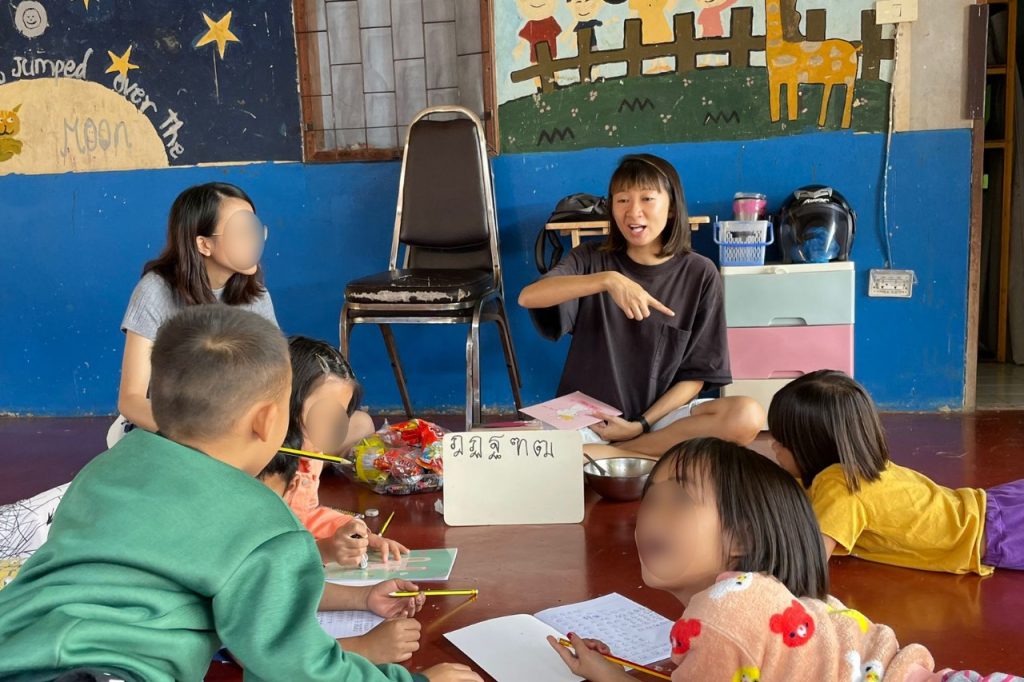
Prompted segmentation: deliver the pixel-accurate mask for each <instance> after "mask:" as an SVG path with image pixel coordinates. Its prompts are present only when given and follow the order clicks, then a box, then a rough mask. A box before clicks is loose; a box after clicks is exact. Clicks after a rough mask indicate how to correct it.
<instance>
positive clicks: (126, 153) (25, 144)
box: [0, 78, 168, 175]
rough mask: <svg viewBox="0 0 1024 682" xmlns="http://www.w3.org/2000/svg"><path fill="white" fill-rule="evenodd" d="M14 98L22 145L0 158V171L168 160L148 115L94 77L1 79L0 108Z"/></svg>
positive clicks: (157, 164)
mask: <svg viewBox="0 0 1024 682" xmlns="http://www.w3.org/2000/svg"><path fill="white" fill-rule="evenodd" d="M19 104H20V105H21V106H20V108H19V110H18V114H19V116H20V118H21V130H20V132H19V133H18V135H17V139H18V140H20V141H21V143H22V144H21V151H20V153H18V154H15V155H13V156H12V157H11V158H9V159H8V160H6V161H3V162H0V175H5V174H8V173H26V174H42V173H66V172H69V171H93V170H126V169H135V168H164V167H166V166H167V165H168V161H167V151H166V149H165V147H164V145H163V141H162V140H161V139H160V135H159V133H158V132H157V129H156V128H155V127H154V125H153V123H152V121H150V120H149V118H148V117H147V116H146V115H145V114H142V113H140V112H139V110H138V109H137V108H136V107H135V106H134V105H133V104H132V103H131V102H129V101H128V100H126V99H125V98H124V97H123V96H121V95H119V94H118V93H116V92H114V91H113V90H111V89H109V88H106V87H104V86H102V85H100V84H99V83H93V82H91V81H81V80H75V79H70V78H38V79H32V80H21V81H15V82H13V83H8V84H6V85H0V109H12V108H13V107H15V106H17V105H19Z"/></svg>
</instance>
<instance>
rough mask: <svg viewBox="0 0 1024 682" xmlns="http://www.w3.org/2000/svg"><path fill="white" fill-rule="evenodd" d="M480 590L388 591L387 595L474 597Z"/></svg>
mask: <svg viewBox="0 0 1024 682" xmlns="http://www.w3.org/2000/svg"><path fill="white" fill-rule="evenodd" d="M478 594H480V590H420V591H419V592H390V593H388V596H389V597H419V596H420V595H423V596H424V597H475V596H477V595H478Z"/></svg>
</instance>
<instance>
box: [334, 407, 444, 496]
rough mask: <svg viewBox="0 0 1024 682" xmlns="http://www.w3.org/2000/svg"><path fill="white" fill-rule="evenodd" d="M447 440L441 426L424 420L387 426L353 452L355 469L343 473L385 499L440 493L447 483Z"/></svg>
mask: <svg viewBox="0 0 1024 682" xmlns="http://www.w3.org/2000/svg"><path fill="white" fill-rule="evenodd" d="M443 437H444V430H443V429H442V428H441V427H440V426H438V425H437V424H433V423H431V422H428V421H425V420H423V419H410V420H409V421H404V422H399V423H398V424H385V425H384V426H383V428H381V429H380V430H379V431H377V433H375V434H373V435H372V436H370V437H368V438H364V439H363V440H362V441H360V442H359V443H358V444H357V445H356V446H355V447H354V448H352V452H351V453H350V455H349V457H350V460H351V462H352V466H346V467H344V468H343V469H342V471H344V472H345V474H346V475H347V476H348V477H349V478H350V479H352V480H354V481H356V482H358V483H363V484H365V485H367V486H369V487H370V488H371V489H373V491H374V492H376V493H378V494H381V495H410V494H412V493H429V492H434V491H436V490H440V489H441V487H442V485H443V483H444V468H443V465H442V461H441V439H442V438H443Z"/></svg>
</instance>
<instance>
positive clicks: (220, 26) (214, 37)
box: [196, 12, 242, 59]
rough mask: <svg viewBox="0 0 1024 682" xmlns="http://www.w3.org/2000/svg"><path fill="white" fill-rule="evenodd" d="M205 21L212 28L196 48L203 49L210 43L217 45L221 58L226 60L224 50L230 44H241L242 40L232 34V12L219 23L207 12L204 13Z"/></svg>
mask: <svg viewBox="0 0 1024 682" xmlns="http://www.w3.org/2000/svg"><path fill="white" fill-rule="evenodd" d="M203 19H205V20H206V25H207V26H209V27H210V30H208V31H207V32H206V33H205V34H204V35H203V37H202V38H200V39H199V42H197V43H196V47H202V46H203V45H206V44H208V43H217V51H218V52H219V53H220V58H221V59H224V49H225V48H226V47H227V45H228V43H240V42H242V41H241V40H239V39H238V37H237V36H236V35H235V34H234V33H232V32H231V29H230V28H228V26H229V25H230V24H231V12H228V13H227V14H225V15H224V16H222V17H221V18H220V20H219V21H214V20H213V19H211V18H210V17H209V16H207V14H206V12H203Z"/></svg>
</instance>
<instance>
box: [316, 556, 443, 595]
mask: <svg viewBox="0 0 1024 682" xmlns="http://www.w3.org/2000/svg"><path fill="white" fill-rule="evenodd" d="M458 551H459V550H457V549H454V548H451V549H414V550H412V551H411V552H409V553H408V554H403V555H402V558H401V559H398V560H395V559H389V560H388V561H387V563H384V561H383V559H382V558H381V555H380V553H379V552H370V557H369V558H370V562H369V564H368V565H367V567H366V568H343V567H341V566H339V565H338V564H335V563H330V564H327V566H325V567H324V577H325V578H326V580H327V581H328V582H332V583H338V584H339V585H355V586H365V585H376V584H377V583H379V582H383V581H385V580H392V579H396V580H408V581H410V582H414V583H420V582H437V581H441V580H448V576H450V575H451V573H452V567H453V566H454V565H455V555H456V554H457V553H458Z"/></svg>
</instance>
